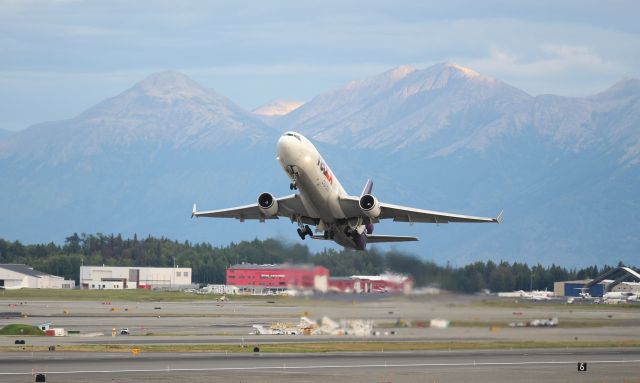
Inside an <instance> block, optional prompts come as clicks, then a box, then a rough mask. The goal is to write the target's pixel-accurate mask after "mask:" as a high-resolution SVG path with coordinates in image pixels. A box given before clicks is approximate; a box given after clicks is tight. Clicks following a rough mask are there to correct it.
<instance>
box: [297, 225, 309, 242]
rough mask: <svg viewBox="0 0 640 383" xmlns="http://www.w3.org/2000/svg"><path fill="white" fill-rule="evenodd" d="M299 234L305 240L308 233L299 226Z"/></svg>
mask: <svg viewBox="0 0 640 383" xmlns="http://www.w3.org/2000/svg"><path fill="white" fill-rule="evenodd" d="M298 235H299V236H300V238H301V239H302V240H303V241H304V237H305V236H306V235H307V233H306V232H303V231H302V230H301V229H300V228H298Z"/></svg>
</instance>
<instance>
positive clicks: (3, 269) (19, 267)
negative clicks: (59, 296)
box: [0, 264, 75, 290]
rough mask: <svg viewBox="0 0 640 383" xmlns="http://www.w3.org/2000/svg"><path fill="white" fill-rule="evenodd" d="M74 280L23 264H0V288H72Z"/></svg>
mask: <svg viewBox="0 0 640 383" xmlns="http://www.w3.org/2000/svg"><path fill="white" fill-rule="evenodd" d="M74 287H75V281H67V280H65V279H64V278H63V277H58V276H55V275H50V274H47V273H43V272H41V271H38V270H34V269H33V267H29V266H27V265H24V264H0V288H2V289H7V290H13V289H21V288H29V289H64V288H69V289H72V288H74Z"/></svg>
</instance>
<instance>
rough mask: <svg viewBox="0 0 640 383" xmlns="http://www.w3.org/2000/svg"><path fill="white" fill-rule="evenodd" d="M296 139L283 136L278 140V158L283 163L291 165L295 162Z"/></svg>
mask: <svg viewBox="0 0 640 383" xmlns="http://www.w3.org/2000/svg"><path fill="white" fill-rule="evenodd" d="M295 141H296V139H295V138H293V137H291V136H286V135H285V136H282V137H280V139H278V144H277V148H278V158H279V159H280V161H282V163H287V164H291V163H293V161H294V156H295V152H296V150H295V144H296V142H295Z"/></svg>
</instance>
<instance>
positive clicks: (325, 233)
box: [324, 230, 330, 239]
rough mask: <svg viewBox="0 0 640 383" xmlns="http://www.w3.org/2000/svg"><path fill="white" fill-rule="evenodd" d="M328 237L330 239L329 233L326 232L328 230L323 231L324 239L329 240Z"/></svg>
mask: <svg viewBox="0 0 640 383" xmlns="http://www.w3.org/2000/svg"><path fill="white" fill-rule="evenodd" d="M329 237H330V234H329V231H328V230H325V232H324V239H329Z"/></svg>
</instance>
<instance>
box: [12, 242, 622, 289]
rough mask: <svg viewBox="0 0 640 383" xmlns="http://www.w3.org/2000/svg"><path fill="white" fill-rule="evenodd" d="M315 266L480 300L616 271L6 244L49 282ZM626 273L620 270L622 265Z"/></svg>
mask: <svg viewBox="0 0 640 383" xmlns="http://www.w3.org/2000/svg"><path fill="white" fill-rule="evenodd" d="M241 262H246V263H257V264H265V263H271V264H273V263H283V262H293V263H312V264H315V265H322V266H325V267H326V268H328V269H329V270H330V273H331V275H332V276H349V275H355V274H360V275H362V274H365V275H367V274H368V275H376V274H380V273H383V272H385V271H392V272H397V273H403V274H409V275H411V276H412V277H413V278H414V280H415V282H416V286H428V285H438V286H440V287H442V288H444V289H447V290H451V291H458V292H466V293H474V292H477V291H480V290H482V289H489V290H491V291H511V290H520V289H522V290H529V289H530V288H533V289H539V290H543V289H549V290H552V289H553V282H554V281H560V280H569V279H585V278H594V277H596V276H598V275H599V274H601V273H603V272H605V271H607V270H609V269H611V267H610V266H604V267H601V268H599V267H598V266H590V267H586V268H584V269H580V270H576V269H566V268H564V267H562V266H559V265H551V266H543V265H540V264H538V265H535V266H532V267H530V266H528V265H527V264H525V263H518V262H514V263H508V262H503V261H501V262H499V263H496V262H494V261H491V260H489V261H487V262H475V263H472V264H469V265H466V266H463V267H451V266H449V265H445V266H443V265H438V264H436V263H434V262H432V261H428V260H421V259H420V258H418V257H416V256H413V255H408V254H403V253H400V252H397V251H387V252H381V251H378V250H376V249H372V250H367V251H352V250H341V251H336V250H333V249H329V250H324V251H321V252H318V253H311V252H310V251H309V249H308V248H307V247H306V246H304V245H301V244H286V243H282V242H280V241H277V240H273V239H267V240H257V239H255V240H253V241H250V242H249V241H243V242H240V243H237V244H236V243H232V244H230V245H229V246H225V247H213V246H211V245H210V244H207V243H198V244H194V243H190V242H188V241H185V242H178V241H172V240H170V239H167V238H154V237H151V236H149V237H147V238H144V239H139V238H138V237H137V236H136V235H134V237H133V238H127V239H123V238H122V236H121V235H119V234H118V235H113V234H112V235H104V234H84V233H83V234H81V235H78V234H75V233H74V234H73V235H71V236H69V237H67V238H66V239H65V241H64V245H62V246H60V245H57V244H54V243H48V244H36V245H24V244H22V243H20V242H19V241H14V242H10V241H6V240H3V239H0V263H24V264H26V265H28V266H30V267H33V268H34V269H36V270H39V271H43V272H46V273H49V274H54V275H59V276H63V277H65V278H67V279H73V280H75V281H76V282H77V281H78V279H79V272H80V265H82V264H84V265H91V266H95V265H108V266H156V267H173V266H181V267H191V268H192V275H193V282H194V283H224V282H225V270H226V269H227V267H229V266H230V265H233V264H237V263H241ZM619 265H621V264H619Z"/></svg>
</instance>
